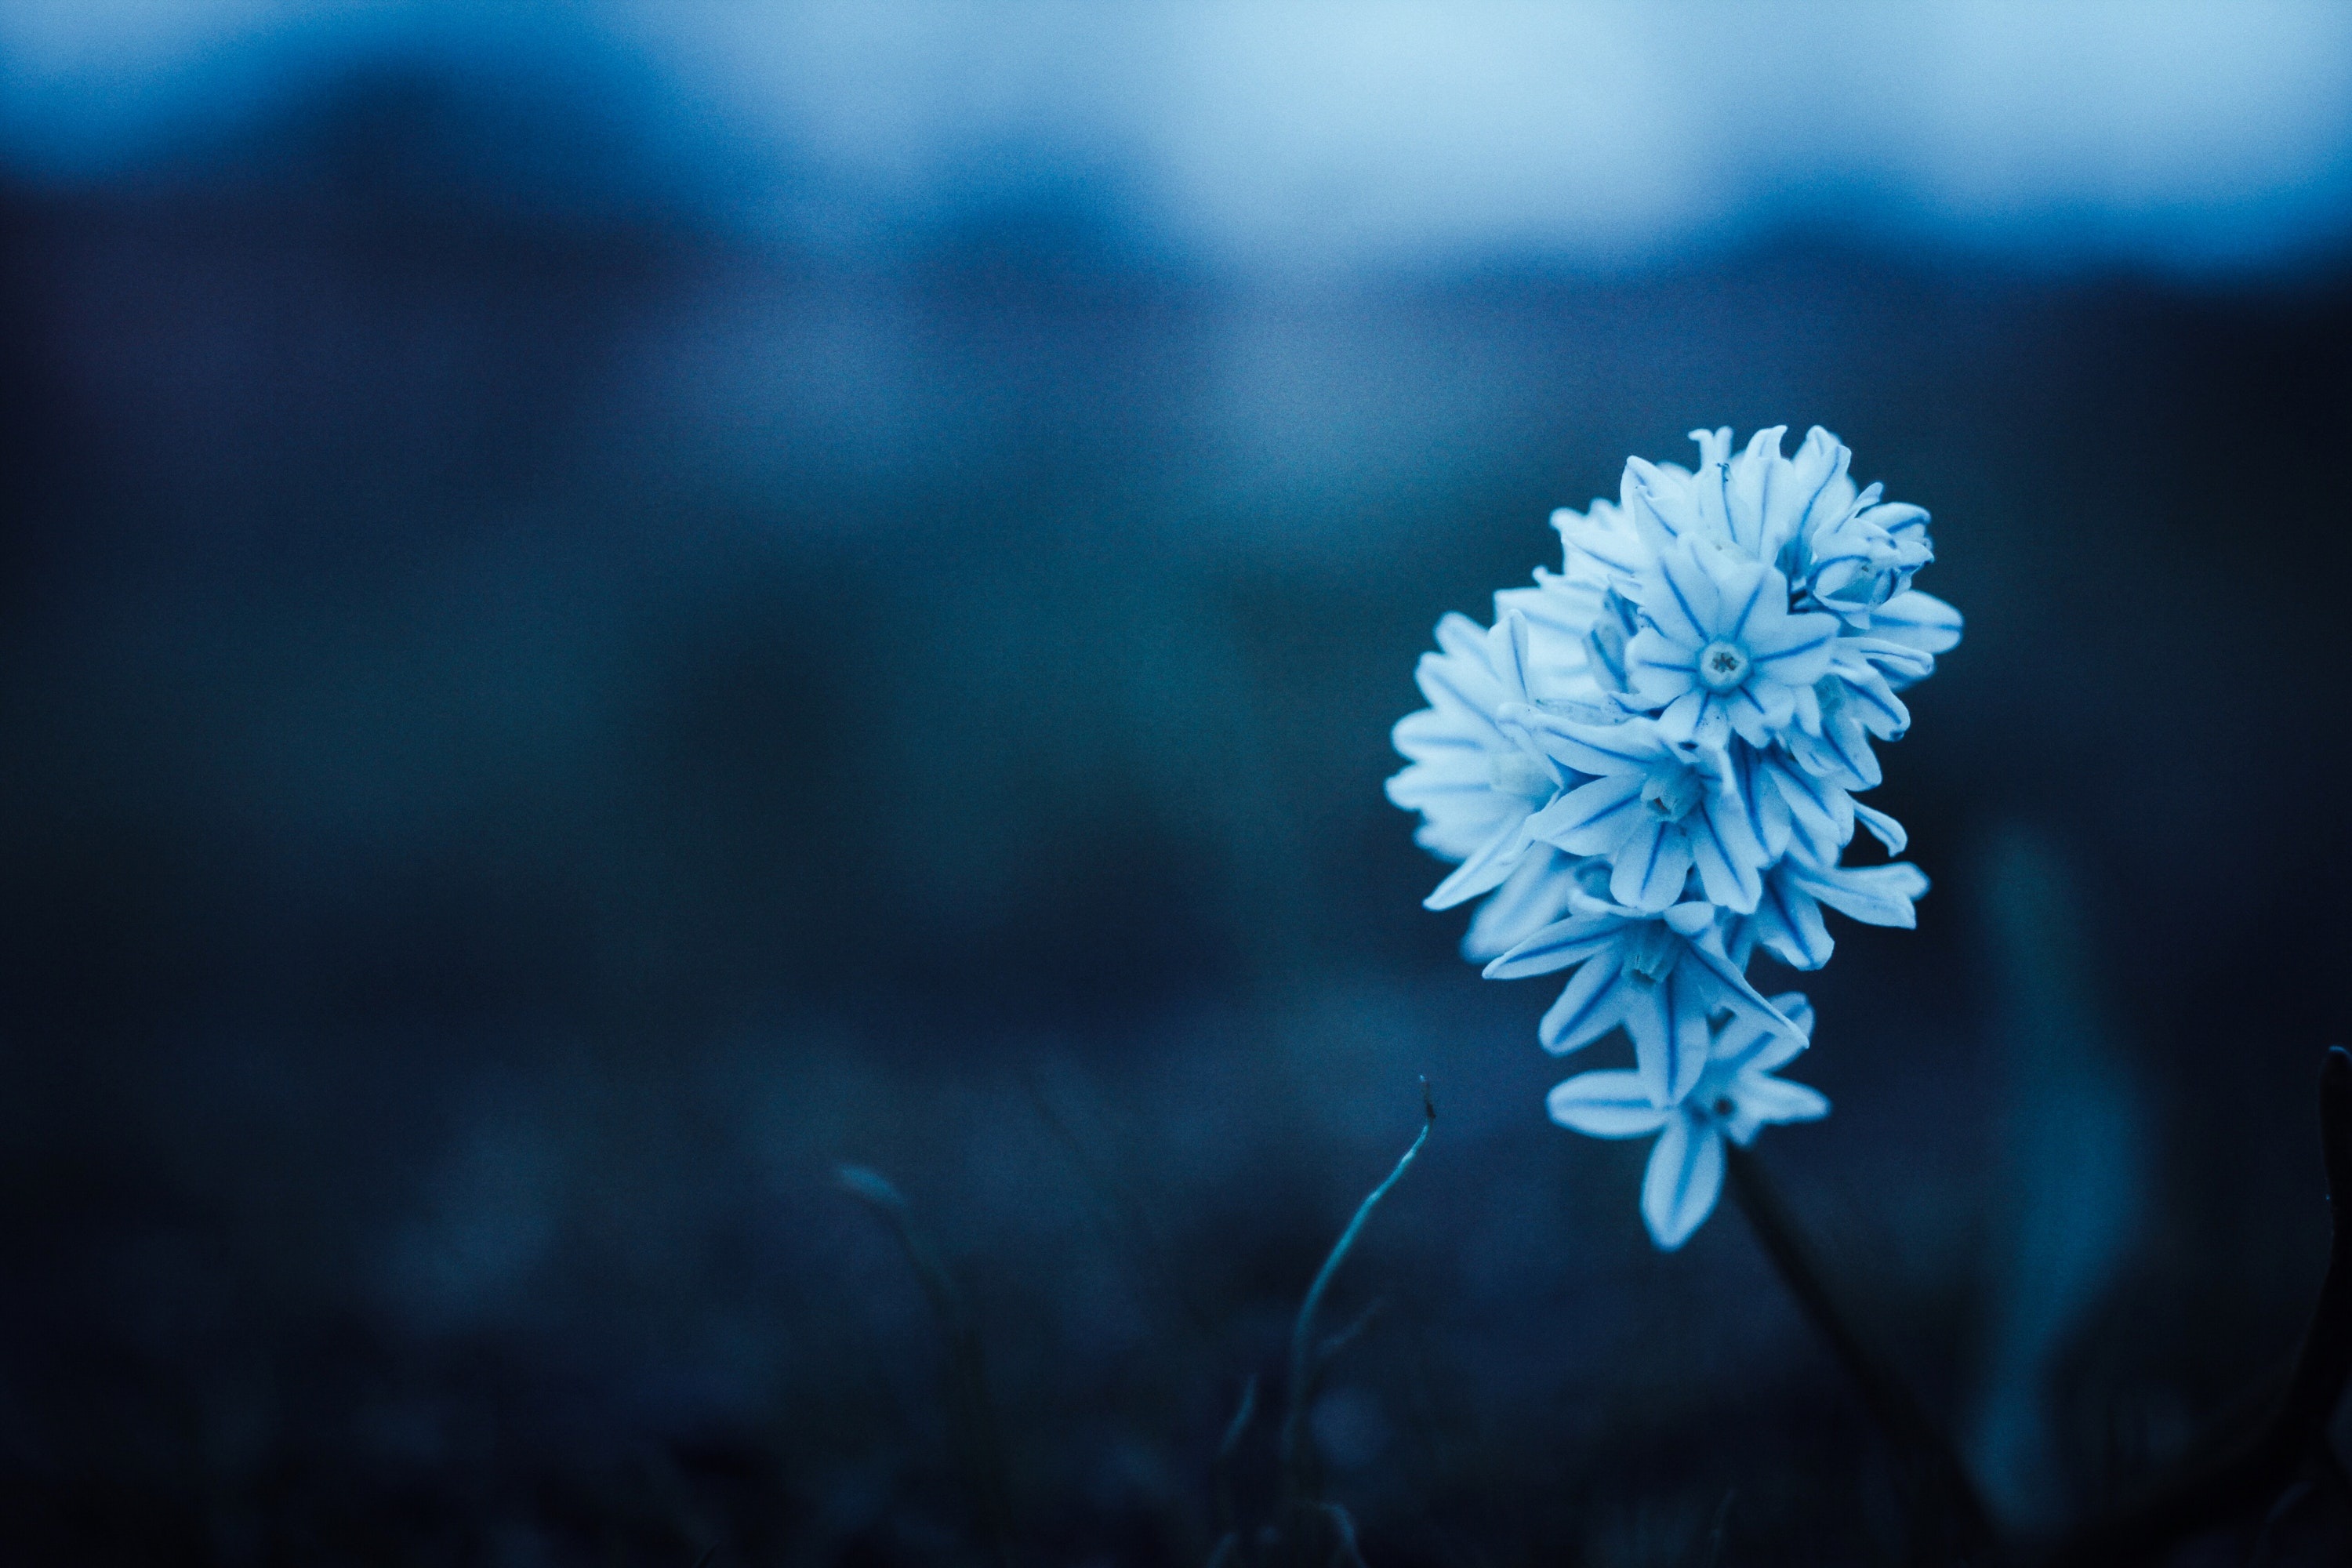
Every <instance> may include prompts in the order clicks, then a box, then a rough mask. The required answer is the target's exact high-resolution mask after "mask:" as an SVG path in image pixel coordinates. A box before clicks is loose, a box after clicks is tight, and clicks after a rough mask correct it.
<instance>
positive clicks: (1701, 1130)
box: [1545, 992, 1830, 1252]
mask: <svg viewBox="0 0 2352 1568" xmlns="http://www.w3.org/2000/svg"><path fill="white" fill-rule="evenodd" d="M1772 1005H1773V1007H1774V1008H1775V1009H1776V1010H1777V1011H1778V1012H1779V1013H1780V1014H1781V1015H1782V1016H1785V1017H1787V1018H1788V1019H1789V1020H1790V1022H1791V1023H1793V1024H1794V1026H1795V1027H1796V1037H1794V1038H1791V1037H1790V1035H1789V1034H1787V1033H1784V1032H1782V1031H1780V1030H1778V1029H1768V1028H1765V1027H1763V1026H1759V1025H1758V1024H1756V1023H1755V1022H1754V1021H1752V1020H1750V1019H1748V1018H1745V1017H1738V1016H1735V1017H1733V1018H1732V1019H1731V1020H1730V1021H1729V1022H1728V1023H1727V1024H1725V1025H1724V1026H1723V1028H1722V1030H1721V1031H1720V1032H1719V1033H1717V1035H1716V1037H1715V1038H1714V1041H1713V1043H1712V1045H1711V1046H1710V1047H1709V1051H1708V1055H1707V1058H1706V1066H1705V1068H1704V1070H1703V1071H1702V1072H1701V1073H1700V1074H1699V1077H1698V1081H1697V1082H1696V1084H1695V1085H1694V1086H1693V1088H1692V1089H1691V1092H1690V1093H1689V1094H1688V1095H1686V1096H1685V1097H1684V1098H1683V1100H1681V1101H1680V1102H1679V1103H1677V1104H1675V1105H1672V1106H1660V1105H1658V1104H1656V1103H1655V1102H1654V1100H1651V1099H1650V1098H1649V1097H1648V1094H1647V1092H1646V1090H1645V1089H1644V1088H1643V1085H1642V1082H1641V1080H1640V1075H1639V1074H1636V1073H1630V1072H1624V1071H1622V1070H1608V1069H1604V1070H1601V1071H1599V1072H1588V1073H1579V1074H1578V1075H1577V1076H1576V1077H1574V1078H1571V1079H1567V1080H1566V1081H1565V1082H1562V1083H1560V1084H1559V1085H1558V1086H1556V1087H1555V1088H1554V1089H1552V1091H1551V1093H1550V1095H1549V1097H1548V1098H1547V1100H1546V1101H1545V1107H1546V1109H1547V1110H1549V1111H1550V1112H1551V1119H1552V1120H1553V1121H1557V1122H1559V1124H1560V1125H1561V1126H1562V1127H1566V1128H1570V1129H1572V1130H1573V1131H1578V1132H1583V1133H1588V1134H1590V1135H1591V1136H1592V1137H1595V1138H1643V1137H1647V1136H1648V1135H1649V1134H1651V1133H1653V1132H1654V1133H1656V1134H1657V1135H1658V1141H1657V1142H1656V1143H1655V1144H1654V1145H1652V1147H1651V1149H1650V1163H1649V1168H1648V1170H1647V1171H1646V1172H1645V1173H1644V1174H1643V1179H1642V1220H1643V1224H1645V1225H1646V1226H1649V1229H1650V1237H1651V1239H1652V1240H1653V1241H1654V1242H1656V1243H1657V1245H1658V1247H1659V1249H1660V1250H1661V1251H1664V1252H1672V1251H1673V1250H1675V1248H1676V1247H1680V1246H1681V1245H1682V1244H1683V1243H1684V1242H1685V1241H1688V1240H1689V1239H1690V1237H1691V1233H1692V1232H1693V1231H1695V1230H1696V1229H1698V1227H1699V1226H1700V1225H1701V1224H1702V1223H1704V1222H1705V1220H1706V1216H1707V1215H1709V1214H1712V1213H1713V1212H1714V1211H1715V1200H1716V1198H1717V1195H1718V1194H1721V1192H1722V1191H1723V1164H1724V1154H1723V1141H1724V1140H1725V1139H1726V1138H1728V1139H1730V1140H1731V1141H1732V1142H1735V1143H1737V1144H1738V1145H1739V1146H1740V1147H1741V1148H1743V1149H1744V1148H1746V1147H1747V1146H1748V1144H1749V1143H1752V1142H1755V1140H1756V1134H1757V1133H1758V1132H1759V1131H1762V1130H1763V1129H1764V1128H1765V1127H1767V1126H1769V1125H1772V1124H1775V1123H1780V1122H1789V1121H1819V1120H1820V1119H1821V1118H1822V1117H1824V1116H1827V1115H1828V1114H1829V1112H1830V1102H1829V1100H1827V1098H1825V1097H1824V1096H1823V1095H1822V1092H1821V1091H1820V1090H1819V1089H1809V1088H1807V1087H1806V1086H1805V1085H1803V1084H1801V1083H1790V1082H1787V1081H1785V1080H1783V1079H1777V1078H1774V1077H1773V1076H1772V1073H1773V1071H1774V1069H1776V1068H1781V1067H1785V1066H1787V1065H1788V1064H1789V1063H1790V1062H1791V1061H1793V1060H1795V1059H1796V1058H1797V1056H1798V1055H1799V1054H1800V1053H1801V1052H1802V1051H1803V1050H1804V1049H1805V1044H1806V1037H1810V1036H1811V1034H1812V1030H1813V1011H1812V1009H1811V1007H1810V1006H1808V1005H1806V1003H1805V999H1804V997H1802V996H1801V995H1798V994H1795V993H1793V992H1792V993H1790V994H1788V995H1785V996H1776V997H1774V998H1773V999H1772Z"/></svg>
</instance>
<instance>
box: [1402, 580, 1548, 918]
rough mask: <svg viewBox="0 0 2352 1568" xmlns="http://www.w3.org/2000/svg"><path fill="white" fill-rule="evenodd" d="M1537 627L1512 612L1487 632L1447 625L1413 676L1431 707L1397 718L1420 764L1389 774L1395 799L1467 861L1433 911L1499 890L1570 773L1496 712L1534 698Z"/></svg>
mask: <svg viewBox="0 0 2352 1568" xmlns="http://www.w3.org/2000/svg"><path fill="white" fill-rule="evenodd" d="M1437 646H1438V649H1439V651H1438V652H1436V653H1433V654H1429V653H1425V654H1423V655H1422V656H1421V665H1420V667H1419V668H1417V669H1415V670H1414V671H1413V679H1414V681H1415V683H1416V684H1418V685H1419V686H1420V688H1421V694H1422V695H1423V697H1426V698H1427V699H1429V706H1428V707H1426V708H1424V709H1423V710H1421V711H1420V712H1418V713H1408V714H1407V715H1405V717H1403V718H1402V719H1400V720H1398V721H1397V725H1396V730H1395V731H1394V734H1393V737H1392V738H1393V740H1394V742H1395V744H1396V749H1397V750H1398V751H1399V752H1402V753H1403V754H1404V755H1405V756H1407V757H1409V758H1411V759H1412V765H1411V766H1409V767H1407V768H1405V769H1404V770H1403V771H1402V773H1398V774H1397V775H1396V776H1395V777H1393V778H1391V779H1390V780H1389V784H1388V794H1389V799H1390V800H1391V801H1393V802H1395V803H1396V804H1397V805H1401V806H1403V807H1404V808H1405V809H1406V810H1408V811H1418V812H1420V813H1421V814H1422V825H1421V830H1420V831H1419V832H1418V833H1416V834H1414V835H1413V838H1414V841H1415V842H1417V843H1419V844H1420V845H1421V846H1422V847H1423V848H1425V849H1428V850H1431V851H1433V852H1434V853H1436V854H1438V855H1441V856H1444V858H1447V859H1449V860H1459V861H1461V862H1462V864H1461V865H1460V866H1458V867H1456V868H1454V872H1453V874H1452V875H1451V876H1448V877H1447V878H1446V879H1444V881H1442V882H1440V883H1439V884H1438V885H1437V888H1436V889H1435V890H1434V891H1433V892H1432V893H1431V894H1430V895H1429V897H1428V898H1427V899H1426V900H1423V902H1425V903H1426V904H1427V905H1428V907H1429V908H1431V909H1433V910H1444V909H1451V908H1453V907H1454V905H1455V904H1458V903H1462V902H1464V901H1465V900H1470V899H1475V898H1476V897H1478V895H1480V894H1481V893H1486V892H1491V891H1493V890H1494V889H1496V888H1497V887H1499V886H1501V885H1502V883H1503V881H1504V880H1505V879H1507V878H1508V877H1509V876H1510V874H1511V872H1512V871H1513V870H1514V869H1516V868H1517V866H1518V863H1519V861H1520V859H1521V858H1522V857H1523V856H1525V854H1526V853H1527V850H1528V845H1529V844H1530V843H1531V842H1532V840H1531V839H1530V838H1529V837H1528V834H1527V832H1526V827H1527V821H1528V817H1529V816H1532V815H1533V814H1534V813H1535V811H1536V809H1537V808H1538V806H1541V805H1546V804H1548V803H1549V801H1550V800H1551V799H1552V797H1553V796H1555V795H1558V794H1559V792H1560V789H1561V787H1562V786H1563V784H1565V783H1566V779H1565V778H1564V776H1563V775H1562V774H1561V773H1560V772H1559V769H1558V768H1557V767H1555V766H1553V764H1552V763H1550V762H1549V760H1548V759H1547V758H1546V757H1545V756H1544V754H1543V752H1541V751H1539V750H1538V749H1537V748H1536V747H1535V746H1534V745H1533V744H1532V743H1530V742H1529V741H1528V738H1527V737H1526V735H1525V734H1524V733H1523V732H1522V731H1519V730H1517V729H1516V728H1514V729H1506V728H1504V727H1503V726H1501V725H1499V724H1497V723H1496V713H1497V712H1498V711H1499V710H1503V709H1505V708H1512V707H1524V706H1525V705H1526V704H1527V700H1528V680H1527V657H1528V628H1527V623H1526V621H1525V620H1524V619H1522V618H1521V617H1519V616H1505V617H1504V618H1503V619H1502V620H1500V621H1498V622H1496V624H1495V626H1494V629H1493V630H1491V631H1481V630H1480V629H1479V628H1478V626H1477V623H1475V622H1474V621H1473V620H1471V619H1470V617H1469V616H1446V617H1445V618H1444V620H1442V621H1440V622H1439V623H1438V624H1437Z"/></svg>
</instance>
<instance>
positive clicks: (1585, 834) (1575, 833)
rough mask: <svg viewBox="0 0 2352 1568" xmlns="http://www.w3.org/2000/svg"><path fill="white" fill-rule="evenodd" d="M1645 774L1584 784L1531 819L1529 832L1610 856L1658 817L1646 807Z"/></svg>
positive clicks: (1577, 851) (1545, 839)
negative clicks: (1643, 793) (1646, 809)
mask: <svg viewBox="0 0 2352 1568" xmlns="http://www.w3.org/2000/svg"><path fill="white" fill-rule="evenodd" d="M1646 782H1647V781H1646V779H1645V778H1644V776H1643V774H1641V773H1619V774H1618V775H1617V776H1616V777H1614V778H1602V779H1595V780H1593V781H1592V782H1591V784H1580V785H1578V786H1577V787H1576V788H1574V789H1572V790H1570V791H1569V792H1568V793H1567V794H1566V795H1561V796H1560V797H1559V799H1558V800H1556V801H1553V802H1552V803H1551V804H1550V805H1548V806H1545V807H1544V808H1543V809H1542V810H1541V811H1538V812H1537V813H1536V814H1535V815H1534V816H1530V817H1528V836H1529V837H1534V838H1538V839H1541V840H1542V841H1543V842H1545V843H1547V844H1557V845H1559V847H1561V848H1563V849H1566V850H1569V851H1570V852H1571V853H1574V854H1578V855H1606V854H1608V853H1609V852H1610V851H1611V850H1612V849H1615V848H1616V847H1618V846H1619V845H1621V844H1622V843H1624V842H1625V840H1626V837H1627V836H1629V835H1630V834H1632V833H1633V832H1635V831H1636V830H1637V829H1639V828H1640V827H1641V826H1643V824H1645V823H1646V824H1648V825H1650V826H1653V827H1654V826H1656V819H1655V818H1654V817H1653V816H1651V815H1650V813H1649V812H1647V811H1645V810H1644V809H1643V806H1642V786H1643V784H1644V783H1646Z"/></svg>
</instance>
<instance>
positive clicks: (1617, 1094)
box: [1544, 1068, 1675, 1138]
mask: <svg viewBox="0 0 2352 1568" xmlns="http://www.w3.org/2000/svg"><path fill="white" fill-rule="evenodd" d="M1544 1109H1545V1110H1548V1111H1549V1112H1550V1113H1551V1119H1552V1120H1553V1121H1557V1122H1559V1124H1560V1125H1561V1126H1562V1127H1566V1128H1570V1129H1571V1130H1573V1131H1578V1132H1582V1133H1586V1134H1589V1135H1590V1136H1591V1137H1594V1138H1639V1137H1641V1136H1642V1135H1643V1134H1644V1133H1648V1132H1655V1131H1658V1129H1660V1128H1661V1127H1664V1125H1665V1124H1666V1121H1667V1119H1668V1118H1670V1117H1672V1116H1673V1115H1674V1114H1675V1113H1674V1112H1673V1111H1671V1110H1660V1109H1659V1108H1658V1107H1657V1106H1654V1105H1653V1104H1651V1103H1650V1097H1649V1096H1648V1095H1647V1094H1644V1093H1643V1091H1642V1080H1641V1079H1640V1077H1639V1076H1638V1075H1637V1074H1634V1073H1630V1072H1627V1071H1625V1070H1623V1069H1622V1068H1611V1069H1609V1070H1607V1071H1605V1072H1587V1073H1579V1074H1577V1075H1576V1077H1574V1078H1572V1079H1568V1080H1567V1081H1565V1082H1563V1083H1559V1084H1556V1085H1554V1086H1553V1088H1552V1091H1551V1093H1549V1095H1546V1096H1545V1097H1544Z"/></svg>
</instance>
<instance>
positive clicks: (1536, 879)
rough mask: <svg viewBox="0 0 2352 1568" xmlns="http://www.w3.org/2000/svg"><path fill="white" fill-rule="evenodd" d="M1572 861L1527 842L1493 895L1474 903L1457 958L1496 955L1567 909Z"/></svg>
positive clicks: (1572, 884)
mask: <svg viewBox="0 0 2352 1568" xmlns="http://www.w3.org/2000/svg"><path fill="white" fill-rule="evenodd" d="M1573 864H1574V862H1573V861H1571V860H1570V858H1568V857H1567V856H1565V855H1563V854H1561V853H1560V852H1559V850H1557V849H1555V848H1553V847H1551V846H1550V845H1549V844H1538V845H1534V846H1531V847H1529V849H1528V854H1527V855H1526V857H1525V858H1522V859H1521V860H1520V861H1519V864H1518V868H1517V869H1516V870H1514V871H1513V872H1512V873H1511V874H1510V875H1509V876H1508V877H1506V878H1505V879H1503V885H1502V886H1501V887H1499V888H1496V889H1495V896H1494V897H1493V898H1491V899H1488V900H1486V902H1485V903H1483V904H1480V905H1479V906H1478V909H1477V911H1476V912H1475V914H1473V915H1472V916H1471V917H1470V925H1469V929H1468V930H1466V931H1464V932H1463V933H1462V956H1463V957H1465V958H1466V959H1468V960H1469V961H1470V962H1471V963H1486V961H1487V960H1488V959H1491V958H1497V957H1500V956H1501V955H1502V954H1504V953H1506V952H1509V951H1510V950H1511V949H1512V948H1514V947H1516V946H1517V945H1518V944H1519V943H1520V942H1524V941H1525V940H1526V939H1527V938H1528V937H1529V936H1532V935H1534V934H1535V933H1536V932H1537V931H1541V930H1542V929H1543V928H1544V927H1545V926H1547V925H1549V924H1550V923H1551V922H1552V921H1556V920H1558V919H1559V917H1560V916H1561V915H1563V914H1566V913H1567V912H1568V900H1569V895H1570V890H1571V889H1574V887H1575V886H1576V881H1575V879H1574V878H1573V877H1572V876H1571V875H1570V868H1571V867H1572V866H1573Z"/></svg>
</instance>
